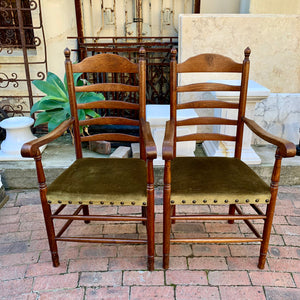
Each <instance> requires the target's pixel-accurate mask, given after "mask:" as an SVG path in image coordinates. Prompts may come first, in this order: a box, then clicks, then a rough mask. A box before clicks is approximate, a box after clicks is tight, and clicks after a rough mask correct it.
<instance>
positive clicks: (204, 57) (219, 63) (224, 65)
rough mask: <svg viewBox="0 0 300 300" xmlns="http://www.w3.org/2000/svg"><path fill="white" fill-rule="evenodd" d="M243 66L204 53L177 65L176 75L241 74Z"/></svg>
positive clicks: (221, 56)
mask: <svg viewBox="0 0 300 300" xmlns="http://www.w3.org/2000/svg"><path fill="white" fill-rule="evenodd" d="M242 68H243V64H239V63H237V62H235V61H233V60H232V59H231V58H229V57H226V56H223V55H219V54H212V53H204V54H200V55H197V56H194V57H191V58H189V59H187V60H186V61H185V62H183V63H180V64H177V72H178V73H194V72H226V73H227V72H228V73H230V72H242Z"/></svg>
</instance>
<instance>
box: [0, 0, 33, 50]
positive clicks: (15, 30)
mask: <svg viewBox="0 0 300 300" xmlns="http://www.w3.org/2000/svg"><path fill="white" fill-rule="evenodd" d="M16 1H18V0H2V1H1V8H0V45H1V47H5V48H22V42H21V35H20V27H19V21H18V11H17V4H16ZM20 3H21V14H22V17H23V26H24V32H25V44H26V45H25V47H26V48H35V46H34V34H33V28H32V18H31V10H30V4H31V3H34V1H30V0H22V1H20Z"/></svg>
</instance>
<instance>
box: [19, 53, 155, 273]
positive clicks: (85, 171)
mask: <svg viewBox="0 0 300 300" xmlns="http://www.w3.org/2000/svg"><path fill="white" fill-rule="evenodd" d="M65 58H66V60H65V67H66V75H67V83H68V92H69V102H70V109H71V118H70V119H69V120H67V121H65V122H63V123H62V124H61V125H60V126H58V127H57V128H56V129H55V130H53V131H52V132H50V133H48V134H47V135H45V136H43V137H41V138H39V139H36V140H33V141H31V142H28V143H26V144H24V145H23V147H22V155H23V156H25V157H34V159H35V163H36V169H37V177H38V182H39V190H40V198H41V204H42V208H43V214H44V218H45V223H46V230H47V235H48V240H49V245H50V251H51V255H52V261H53V265H54V266H55V267H57V266H58V265H59V257H58V250H57V242H58V241H66V242H87V243H129V244H130V243H131V244H139V243H140V244H145V245H147V247H148V269H149V270H153V268H154V178H153V159H154V158H155V157H156V147H155V144H154V141H153V139H152V136H151V132H150V126H149V123H148V122H146V121H145V119H146V116H145V104H146V98H145V97H146V96H145V95H146V86H145V84H146V61H145V49H144V48H141V49H140V51H139V61H138V63H133V62H131V61H129V60H128V59H127V58H124V57H121V56H119V55H116V54H98V55H95V56H92V57H88V58H86V59H84V60H83V61H82V62H80V63H77V64H72V62H71V61H70V50H68V49H66V50H65ZM74 73H83V75H84V74H89V73H91V74H95V73H96V74H98V73H109V74H111V73H113V74H116V73H120V74H124V75H125V74H134V76H138V80H137V81H138V83H137V82H136V80H135V83H134V85H131V84H124V83H116V82H114V83H96V84H89V85H83V86H74V77H73V74H74ZM86 78H89V77H88V76H87V77H86ZM76 92H103V93H104V92H116V93H115V94H114V95H119V94H120V92H121V93H137V94H138V96H139V97H138V99H139V103H130V102H126V101H120V100H118V99H114V100H103V101H95V102H90V103H80V104H78V103H77V102H76ZM81 109H106V110H109V109H112V110H120V111H122V110H127V111H128V110H134V111H137V112H138V119H137V120H134V119H129V118H125V117H114V116H113V117H111V116H104V117H95V118H90V119H85V120H80V118H79V117H78V115H79V110H81ZM94 124H95V125H132V126H138V128H139V136H134V135H131V134H124V133H96V134H94V135H88V136H82V135H81V134H80V126H86V125H94ZM68 128H72V131H73V135H74V144H75V152H76V160H75V162H74V163H73V164H72V165H71V166H70V167H68V168H67V169H66V170H65V171H64V172H63V173H62V174H61V175H60V176H59V177H58V178H56V179H55V180H54V182H53V183H51V184H50V185H49V186H47V185H46V179H45V174H44V170H43V166H42V162H41V153H40V151H39V147H40V146H41V145H43V144H46V143H49V142H51V141H53V140H55V139H56V138H58V137H59V136H60V135H62V134H63V133H64V132H65V131H66V130H67V129H68ZM100 140H104V141H118V142H119V141H122V142H134V143H139V144H140V158H98V157H97V158H91V157H83V154H82V146H81V145H82V142H88V141H100ZM53 204H58V205H59V206H58V208H57V209H56V210H55V209H53V207H51V205H53ZM108 205H109V206H113V205H117V206H126V205H129V206H141V207H142V209H141V215H140V216H139V215H126V216H125V215H123V216H121V215H105V214H102V215H101V213H100V214H92V213H90V211H89V208H91V206H94V207H93V210H95V211H101V206H108ZM70 206H72V208H73V210H74V212H73V213H72V214H70V213H69V210H68V212H66V213H64V209H65V208H66V207H69V208H70ZM95 206H98V207H97V210H96V207H95ZM99 206H100V207H99ZM91 211H92V209H91ZM54 220H66V222H65V224H64V225H63V226H62V228H61V229H60V230H57V231H56V230H55V229H56V228H55V227H56V226H54ZM77 220H83V221H85V223H90V222H91V221H108V222H123V221H128V222H143V224H145V225H146V227H147V230H146V231H147V238H144V239H142V238H139V237H137V238H136V239H135V238H116V237H111V238H107V237H102V236H99V237H95V236H69V235H68V233H67V232H66V230H67V228H68V227H69V226H70V224H71V223H72V222H73V221H77ZM83 226H88V225H83ZM120 234H123V233H120Z"/></svg>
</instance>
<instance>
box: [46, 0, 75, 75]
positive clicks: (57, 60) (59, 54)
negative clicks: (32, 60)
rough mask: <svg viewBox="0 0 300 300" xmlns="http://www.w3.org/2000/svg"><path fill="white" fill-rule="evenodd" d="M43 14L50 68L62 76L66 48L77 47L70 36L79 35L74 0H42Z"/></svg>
mask: <svg viewBox="0 0 300 300" xmlns="http://www.w3.org/2000/svg"><path fill="white" fill-rule="evenodd" d="M42 16H43V24H44V30H45V38H46V45H47V61H48V70H49V71H51V72H53V73H56V74H57V75H59V76H60V77H61V78H62V77H63V76H64V73H65V71H64V53H63V52H64V49H65V48H66V47H69V48H76V42H75V40H69V39H67V37H68V36H77V28H76V15H75V7H74V0H64V1H61V0H51V1H50V0H48V1H42ZM74 59H75V57H74Z"/></svg>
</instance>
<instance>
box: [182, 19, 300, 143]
mask: <svg viewBox="0 0 300 300" xmlns="http://www.w3.org/2000/svg"><path fill="white" fill-rule="evenodd" d="M180 24H181V26H180V27H179V28H180V31H179V57H178V60H179V62H182V61H184V60H186V59H187V58H189V57H191V56H194V55H196V54H199V53H205V52H213V53H221V54H223V55H226V56H229V57H232V58H233V59H234V60H236V61H239V62H241V61H242V59H243V51H244V48H245V47H246V46H249V47H250V48H251V50H252V53H251V56H250V61H251V65H250V79H252V80H254V81H256V82H257V83H259V84H261V85H263V86H265V87H267V88H268V89H269V90H270V91H271V95H270V96H269V97H268V98H267V99H264V100H262V101H261V102H260V103H258V104H257V105H256V109H255V112H254V119H255V120H256V121H257V122H258V123H259V124H260V125H261V126H262V127H263V128H265V129H266V130H268V131H269V132H271V133H273V134H275V135H277V136H279V137H282V138H286V139H289V140H291V141H292V142H294V143H297V144H298V142H299V128H300V110H299V107H300V59H299V49H300V31H299V28H300V16H299V15H181V16H180ZM209 75H211V74H205V75H204V76H198V77H197V76H195V75H194V74H193V75H192V76H189V75H188V74H183V76H182V77H181V78H180V80H181V81H182V83H183V84H184V83H187V81H189V82H191V81H194V82H196V81H199V80H202V81H206V80H210V79H222V78H219V75H217V76H213V77H212V76H210V77H209ZM213 75H215V74H213ZM206 97H210V96H209V95H206V93H204V94H197V93H192V95H191V97H190V99H195V100H196V99H205V98H206ZM180 101H182V102H184V101H185V99H183V98H181V99H180ZM198 114H201V115H206V116H210V115H213V114H214V112H213V111H212V110H201V112H198ZM252 142H253V143H257V144H262V143H264V142H263V141H262V140H260V139H258V138H256V137H254V138H253V141H252Z"/></svg>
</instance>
